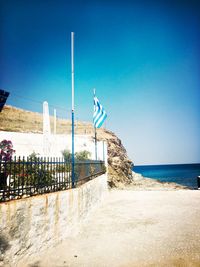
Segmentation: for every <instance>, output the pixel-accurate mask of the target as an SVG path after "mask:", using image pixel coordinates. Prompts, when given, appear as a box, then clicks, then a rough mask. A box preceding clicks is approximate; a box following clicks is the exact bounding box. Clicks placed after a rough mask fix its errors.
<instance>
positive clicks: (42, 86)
mask: <svg viewBox="0 0 200 267" xmlns="http://www.w3.org/2000/svg"><path fill="white" fill-rule="evenodd" d="M198 2H199V1H189V0H188V1H184V0H182V1H181V0H180V1H176V0H174V1H164V0H160V1H150V0H149V1H126V0H124V1H109V0H107V1H103V0H102V1H95V0H93V1H64V0H63V1H54V0H52V1H51V0H29V1H26V0H18V1H14V0H1V1H0V20H1V21H0V37H1V38H0V39H1V41H0V88H2V89H5V90H8V91H9V92H10V93H11V95H10V97H9V99H8V104H11V105H14V106H18V107H21V108H24V109H29V110H33V111H40V112H41V111H42V106H41V105H40V104H38V103H36V102H30V101H27V100H25V99H22V98H19V97H17V95H18V96H19V95H24V97H26V98H30V99H35V100H38V101H44V100H47V101H48V102H49V104H51V105H53V106H59V107H64V108H66V109H67V110H68V111H65V112H64V110H58V113H59V114H60V116H65V117H68V118H69V115H70V114H69V110H70V108H71V104H70V99H71V73H70V32H71V31H74V32H75V90H76V92H75V105H76V110H75V116H76V118H78V119H81V120H87V121H92V112H93V100H92V89H93V88H94V87H95V88H96V92H97V96H98V97H99V99H100V101H101V103H102V104H103V106H104V107H105V109H106V111H107V113H108V118H107V123H106V127H107V128H109V129H110V130H112V131H114V132H115V133H116V134H118V136H119V137H120V138H121V139H122V141H123V143H124V145H125V147H126V149H127V150H128V153H129V156H130V157H131V158H132V160H133V161H134V162H135V164H160V163H193V162H199V161H200V160H199V159H200V103H199V101H200V72H199V71H200V4H199V3H198Z"/></svg>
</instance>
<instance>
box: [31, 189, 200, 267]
mask: <svg viewBox="0 0 200 267" xmlns="http://www.w3.org/2000/svg"><path fill="white" fill-rule="evenodd" d="M27 266H30V267H31V266H32V267H33V266H34V267H36V266H41V267H48V266H49V267H61V266H62V267H66V266H70V267H71V266H80V267H107V266H108V267H118V266H120V267H128V266H170V267H171V266H181V267H182V266H187V267H189V266H200V190H199V191H198V190H177V191H130V190H113V191H111V192H109V194H108V196H107V198H106V199H105V201H103V202H102V204H101V206H100V207H98V208H97V209H96V210H95V211H93V212H92V213H91V214H90V216H89V217H88V218H87V219H86V220H85V222H84V224H83V225H82V226H81V229H80V231H79V233H78V234H77V235H75V236H74V237H71V238H69V239H67V240H66V241H64V242H63V243H61V244H60V245H58V246H57V247H56V248H53V249H52V250H48V251H47V252H45V254H44V255H42V256H40V257H38V259H35V260H34V261H31V262H29V264H28V265H27Z"/></svg>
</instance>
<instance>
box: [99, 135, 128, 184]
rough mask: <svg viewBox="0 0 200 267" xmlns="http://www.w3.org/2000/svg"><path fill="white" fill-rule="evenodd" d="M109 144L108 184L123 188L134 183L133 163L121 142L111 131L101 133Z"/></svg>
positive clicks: (101, 136)
mask: <svg viewBox="0 0 200 267" xmlns="http://www.w3.org/2000/svg"><path fill="white" fill-rule="evenodd" d="M101 138H103V139H105V140H106V141H107V144H108V184H109V186H110V187H118V188H123V187H125V186H127V185H129V184H131V183H132V182H133V176H132V173H133V172H132V167H133V162H132V161H131V160H130V159H129V157H128V155H127V151H126V149H125V147H124V146H123V144H122V142H121V140H120V139H119V138H118V137H117V136H116V135H115V134H114V133H113V132H111V131H108V130H104V131H103V132H101V133H100V139H101Z"/></svg>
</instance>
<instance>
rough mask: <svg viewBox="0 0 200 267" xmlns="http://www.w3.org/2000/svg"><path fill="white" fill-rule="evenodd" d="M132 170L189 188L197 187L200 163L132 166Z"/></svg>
mask: <svg viewBox="0 0 200 267" xmlns="http://www.w3.org/2000/svg"><path fill="white" fill-rule="evenodd" d="M133 171H134V172H136V173H140V174H142V176H144V177H149V178H154V179H157V180H159V181H162V182H174V183H177V184H181V185H185V186H188V187H190V188H197V176H200V164H199V163H198V164H176V165H171V164H169V165H145V166H134V167H133Z"/></svg>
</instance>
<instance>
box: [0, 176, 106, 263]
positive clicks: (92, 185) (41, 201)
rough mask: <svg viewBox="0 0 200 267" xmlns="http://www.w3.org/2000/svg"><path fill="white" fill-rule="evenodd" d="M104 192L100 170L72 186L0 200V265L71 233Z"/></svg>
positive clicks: (50, 245)
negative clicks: (45, 192) (15, 198)
mask: <svg viewBox="0 0 200 267" xmlns="http://www.w3.org/2000/svg"><path fill="white" fill-rule="evenodd" d="M106 192H107V175H106V174H104V175H102V176H99V177H97V178H95V179H93V180H91V181H89V182H87V183H85V184H84V185H82V186H80V187H78V188H75V189H71V190H67V191H60V192H55V193H49V194H44V195H39V196H35V197H30V198H26V199H21V200H14V201H10V202H7V203H0V266H15V265H16V264H17V263H18V262H19V261H21V260H25V259H26V258H27V257H29V258H30V257H34V255H35V254H36V253H38V252H39V251H42V250H44V249H46V248H48V247H52V246H54V245H55V244H57V243H58V242H60V241H61V240H63V239H65V238H67V237H68V236H70V235H71V234H74V233H75V232H76V231H77V230H78V225H79V224H80V223H81V222H82V220H84V219H85V218H86V216H87V215H88V213H89V212H90V211H91V209H93V208H94V207H95V206H96V205H98V203H99V202H100V201H101V200H102V198H104V197H105V195H106Z"/></svg>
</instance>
